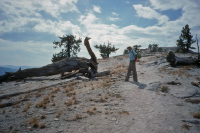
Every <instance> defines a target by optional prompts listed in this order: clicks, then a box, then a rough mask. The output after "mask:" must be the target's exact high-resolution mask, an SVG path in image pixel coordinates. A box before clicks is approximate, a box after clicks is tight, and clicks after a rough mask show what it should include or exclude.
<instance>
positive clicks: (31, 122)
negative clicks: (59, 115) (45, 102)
mask: <svg viewBox="0 0 200 133" xmlns="http://www.w3.org/2000/svg"><path fill="white" fill-rule="evenodd" d="M28 122H29V123H30V124H32V125H33V127H35V128H37V127H39V121H38V119H37V117H32V118H31V119H30V120H28Z"/></svg>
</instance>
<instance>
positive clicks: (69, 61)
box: [0, 37, 98, 83]
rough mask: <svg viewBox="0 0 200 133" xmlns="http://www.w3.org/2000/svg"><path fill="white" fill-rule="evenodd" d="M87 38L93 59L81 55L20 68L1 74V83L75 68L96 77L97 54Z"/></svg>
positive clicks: (86, 42) (88, 48) (86, 41)
mask: <svg viewBox="0 0 200 133" xmlns="http://www.w3.org/2000/svg"><path fill="white" fill-rule="evenodd" d="M89 39H90V38H88V37H86V38H85V42H84V43H85V46H86V48H87V50H88V52H89V54H90V56H91V59H86V58H79V57H67V58H65V59H63V60H61V61H57V62H54V63H52V64H49V65H46V66H43V67H40V68H31V69H25V70H21V69H20V70H18V71H17V72H14V73H6V74H5V75H3V76H0V83H1V82H4V81H8V80H17V79H24V78H27V77H39V76H50V75H56V74H61V73H64V72H72V71H73V70H75V71H78V72H79V73H83V74H84V76H87V77H89V78H94V77H95V76H97V75H98V74H97V70H98V66H97V65H98V63H97V59H96V56H95V54H94V53H93V51H92V49H91V48H90V44H89V41H88V40H89Z"/></svg>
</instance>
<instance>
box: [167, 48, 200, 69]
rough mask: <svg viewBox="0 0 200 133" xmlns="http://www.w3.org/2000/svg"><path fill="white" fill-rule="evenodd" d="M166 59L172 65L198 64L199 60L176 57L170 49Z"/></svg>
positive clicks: (199, 63)
mask: <svg viewBox="0 0 200 133" xmlns="http://www.w3.org/2000/svg"><path fill="white" fill-rule="evenodd" d="M166 60H167V61H168V62H169V63H170V65H171V66H172V67H175V66H179V65H199V66H200V60H198V59H192V58H181V57H177V56H176V55H175V54H174V53H173V52H172V51H170V52H169V53H168V55H167V57H166Z"/></svg>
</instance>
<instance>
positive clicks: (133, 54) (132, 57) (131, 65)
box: [125, 46, 138, 82]
mask: <svg viewBox="0 0 200 133" xmlns="http://www.w3.org/2000/svg"><path fill="white" fill-rule="evenodd" d="M127 49H128V51H129V58H130V63H129V67H128V72H127V76H126V79H125V81H129V77H130V75H131V71H133V81H134V82H138V79H137V72H136V65H135V62H136V61H135V60H136V58H137V53H136V52H135V50H133V49H132V47H130V46H129V47H127Z"/></svg>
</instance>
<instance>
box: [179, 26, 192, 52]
mask: <svg viewBox="0 0 200 133" xmlns="http://www.w3.org/2000/svg"><path fill="white" fill-rule="evenodd" d="M192 38H193V36H192V35H191V33H190V28H189V25H188V24H186V25H185V27H183V29H182V31H181V35H180V36H179V39H178V40H177V46H178V47H180V48H181V50H182V51H183V52H189V49H190V48H191V45H192V44H193V43H195V42H196V41H195V40H193V39H192Z"/></svg>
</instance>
